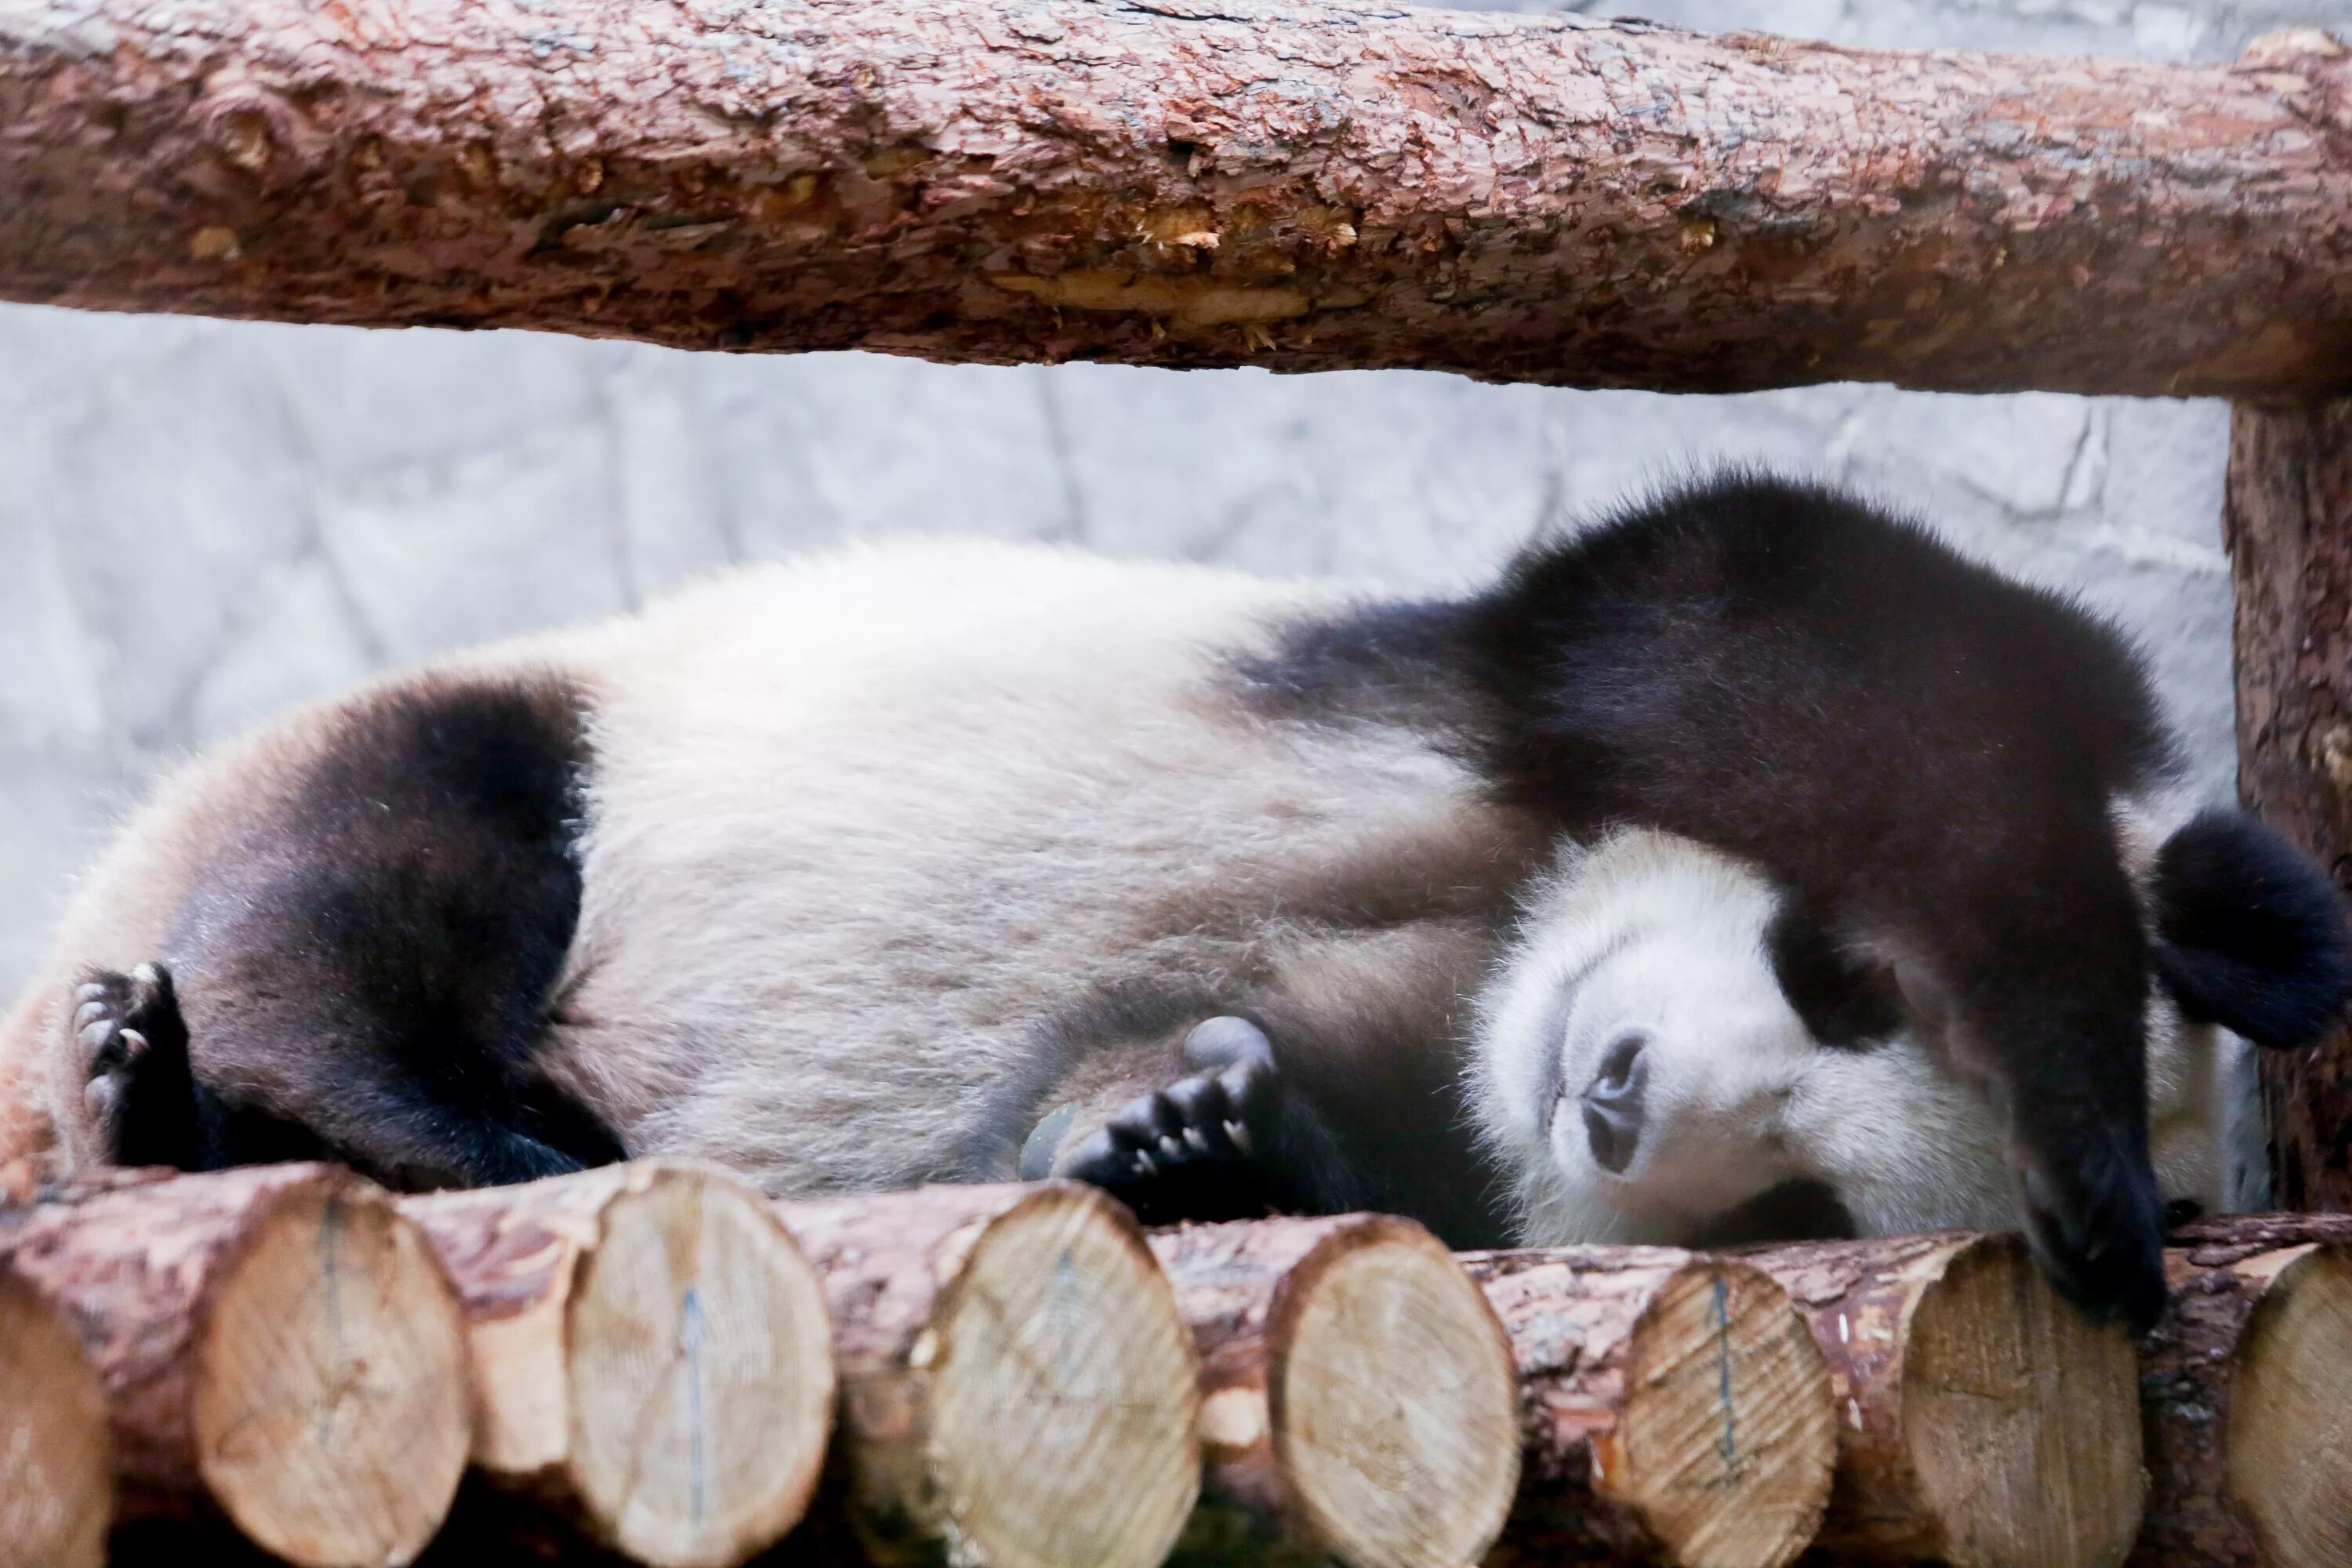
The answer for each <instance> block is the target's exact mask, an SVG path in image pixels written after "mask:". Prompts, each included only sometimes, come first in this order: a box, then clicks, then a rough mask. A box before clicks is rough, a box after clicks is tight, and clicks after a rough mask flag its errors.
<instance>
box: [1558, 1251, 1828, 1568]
mask: <svg viewBox="0 0 2352 1568" xmlns="http://www.w3.org/2000/svg"><path fill="white" fill-rule="evenodd" d="M1627 1367H1628V1373H1627V1378H1626V1386H1627V1392H1626V1394H1625V1405H1624V1410H1623V1415H1622V1418H1621V1420H1620V1421H1619V1423H1618V1426H1617V1428H1616V1430H1615V1432H1614V1433H1613V1434H1612V1435H1611V1436H1610V1437H1609V1438H1607V1439H1606V1440H1605V1441H1603V1442H1601V1443H1599V1444H1597V1445H1596V1446H1595V1447H1594V1451H1593V1468H1594V1471H1595V1475H1594V1487H1595V1489H1596V1490H1597V1491H1599V1492H1601V1494H1603V1495H1605V1496H1608V1497H1610V1498H1612V1499H1613V1500H1616V1501H1617V1502H1618V1503H1619V1504H1620V1505H1621V1506H1623V1507H1625V1508H1628V1509H1630V1510H1633V1512H1634V1513H1635V1514H1637V1515H1638V1516H1639V1517H1640V1518H1641V1519H1642V1520H1643V1522H1644V1523H1645V1525H1646V1526H1647V1528H1648V1531H1649V1532H1650V1534H1651V1535H1652V1536H1653V1537H1654V1539H1655V1540H1656V1541H1657V1542H1658V1543H1659V1545H1660V1546H1661V1547H1662V1548H1663V1549H1664V1551H1663V1554H1662V1555H1663V1560H1664V1561H1666V1562H1671V1563H1677V1564H1682V1565H1684V1568H1780V1564H1783V1563H1789V1562H1790V1561H1791V1560H1792V1559H1794V1558H1795V1557H1796V1555H1797V1553H1798V1552H1801V1551H1802V1550H1804V1548H1805V1545H1806V1543H1807V1542H1810V1541H1811V1539H1812V1536H1813V1532H1814V1531H1815V1529H1816V1528H1818V1526H1819V1525H1820V1522H1821V1518H1822V1508H1823V1506H1824V1504H1825V1503H1826V1501H1827V1500H1828V1498H1829V1491H1830V1479H1831V1475H1832V1469H1833V1467H1834V1462H1835V1454H1836V1447H1837V1434H1836V1430H1835V1415H1834V1413H1833V1411H1832V1405H1831V1398H1830V1386H1829V1372H1828V1369H1827V1368H1826V1367H1825V1366H1824V1365H1823V1364H1822V1357H1821V1352H1820V1351H1819V1350H1817V1349H1816V1348H1815V1346H1814V1344H1813V1342H1812V1337H1811V1334H1810V1333H1809V1332H1808V1331H1807V1330H1806V1327H1805V1323H1804V1320H1803V1319H1802V1318H1801V1317H1800V1316H1799V1315H1798V1313H1797V1311H1796V1310H1795V1308H1794V1307H1793V1306H1792V1305H1791V1304H1790V1300H1789V1298H1788V1296H1787V1294H1786V1293H1785V1292H1784V1291H1783V1290H1782V1289H1780V1286H1778V1285H1776V1284H1774V1283H1773V1282H1772V1281H1771V1280H1770V1279H1767V1278H1766V1277H1765V1276H1764V1275H1762V1274H1760V1273H1759V1272H1758V1271H1757V1270H1755V1269H1753V1268H1747V1267H1745V1266H1744V1265H1740V1264H1736V1263H1725V1262H1715V1263H1707V1264H1706V1265H1703V1266H1699V1267H1693V1268H1685V1269H1681V1270H1678V1271H1676V1272H1675V1274H1674V1275H1673V1276H1672V1277H1671V1278H1669V1279H1666V1280H1665V1282H1664V1284H1663V1285H1661V1286H1660V1288H1659V1289H1658V1291H1657V1293H1656V1295H1655V1296H1654V1298H1653V1299H1652V1300H1651V1302H1650V1305H1649V1307H1648V1309H1647V1310H1645V1311H1644V1312H1643V1316H1642V1319H1641V1321H1640V1322H1639V1323H1638V1324H1637V1325H1636V1326H1635V1328H1634V1331H1633V1342H1632V1344H1631V1347H1630V1352H1629V1355H1628V1360H1627Z"/></svg>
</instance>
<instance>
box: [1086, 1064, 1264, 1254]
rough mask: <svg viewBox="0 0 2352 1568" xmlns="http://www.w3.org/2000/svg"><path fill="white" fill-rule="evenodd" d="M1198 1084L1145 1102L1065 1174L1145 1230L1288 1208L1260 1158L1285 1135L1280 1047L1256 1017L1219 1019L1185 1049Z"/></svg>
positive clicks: (1182, 1083) (1093, 1139)
mask: <svg viewBox="0 0 2352 1568" xmlns="http://www.w3.org/2000/svg"><path fill="white" fill-rule="evenodd" d="M1184 1065H1185V1066H1186V1067H1189V1068H1197V1069H1199V1070H1197V1071H1195V1072H1194V1073H1193V1074H1192V1076H1190V1077H1188V1078H1184V1079H1179V1080H1178V1081H1177V1082H1175V1083H1172V1084H1171V1085H1169V1086H1168V1087H1167V1088H1166V1089H1155V1090H1154V1091H1153V1092H1151V1093H1150V1094H1147V1095H1143V1096H1140V1097H1139V1098H1138V1099H1136V1100H1133V1101H1131V1102H1130V1103H1129V1104H1128V1105H1127V1106H1126V1107H1125V1108H1124V1109H1122V1110H1120V1111H1119V1113H1118V1115H1117V1116H1115V1117H1113V1118H1112V1119H1111V1120H1110V1121H1109V1122H1108V1124H1107V1125H1106V1126H1104V1127H1103V1128H1102V1129H1100V1130H1099V1131H1097V1132H1095V1133H1093V1134H1092V1135H1091V1136H1089V1137H1088V1138H1087V1140H1086V1141H1085V1142H1082V1143H1080V1144H1079V1145H1078V1146H1077V1148H1076V1149H1075V1150H1073V1151H1072V1152H1071V1155H1070V1158H1069V1161H1068V1163H1067V1164H1066V1167H1065V1169H1064V1172H1063V1173H1064V1174H1066V1175H1069V1176H1073V1177H1076V1179H1077V1180H1079V1181H1082V1182H1087V1183H1090V1184H1093V1185H1095V1186H1097V1187H1100V1188H1102V1189H1103V1190H1104V1191H1106V1192H1108V1193H1109V1194H1111V1195H1112V1196H1114V1197H1116V1198H1118V1199H1119V1200H1120V1201H1121V1202H1123V1203H1125V1204H1126V1205H1128V1207H1129V1208H1130V1209H1132V1210H1134V1211H1135V1215H1136V1217H1137V1218H1139V1219H1140V1220H1141V1221H1143V1223H1145V1224H1146V1225H1166V1224H1172V1223H1174V1222H1175V1221H1178V1220H1203V1221H1206V1220H1222V1219H1244V1218H1249V1217H1252V1216H1254V1215H1262V1214H1265V1212H1267V1210H1268V1209H1269V1208H1272V1207H1276V1206H1279V1205H1280V1202H1281V1197H1282V1194H1281V1192H1280V1190H1279V1189H1280V1184H1279V1183H1277V1182H1275V1181H1272V1180H1270V1179H1269V1177H1270V1174H1271V1173H1270V1171H1269V1169H1268V1167H1267V1166H1266V1165H1265V1163H1263V1161H1262V1158H1261V1156H1262V1155H1263V1154H1265V1153H1268V1152H1271V1146H1272V1143H1273V1141H1274V1139H1275V1138H1276V1118H1277V1115H1278V1111H1279V1101H1280V1098H1281V1093H1282V1085H1281V1080H1280V1078H1279V1075H1278V1073H1277V1071H1276V1067H1275V1060H1274V1048H1273V1047H1272V1045H1271V1044H1270V1043H1269V1042H1268V1041H1267V1039H1266V1037H1265V1033H1264V1031H1262V1030H1260V1029H1259V1028H1258V1027H1257V1026H1255V1024H1252V1023H1250V1022H1249V1021H1248V1020H1247V1019H1244V1018H1235V1017H1217V1018H1211V1019H1209V1020H1208V1021H1207V1022H1206V1023H1203V1024H1202V1025H1200V1026H1198V1027H1197V1028H1195V1029H1194V1030H1193V1031H1192V1034H1191V1035H1190V1036H1189V1037H1186V1039H1185V1042H1184Z"/></svg>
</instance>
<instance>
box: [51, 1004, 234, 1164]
mask: <svg viewBox="0 0 2352 1568" xmlns="http://www.w3.org/2000/svg"><path fill="white" fill-rule="evenodd" d="M73 1033H74V1039H75V1042H76V1043H77V1044H78V1045H79V1047H81V1053H82V1065H83V1069H84V1071H85V1072H86V1073H87V1074H88V1079H87V1081H86V1083H85V1084H84V1086H83V1089H82V1098H83V1100H84V1101H85V1103H86V1104H87V1105H88V1106H89V1114H90V1120H91V1121H93V1122H94V1123H95V1124H96V1125H97V1127H98V1130H99V1134H100V1140H101V1142H103V1144H104V1146H105V1149H106V1157H107V1158H108V1159H109V1160H110V1161H112V1162H113V1163H116V1164H118V1165H168V1166H171V1167H173V1169H176V1170H182V1171H194V1170H200V1169H202V1168H204V1166H205V1163H206V1162H205V1158H204V1152H205V1151H204V1144H205V1137H204V1129H203V1123H204V1121H205V1115H204V1110H203V1108H202V1107H201V1106H200V1103H199V1100H198V1091H197V1088H196V1081H195V1075H194V1071H193V1070H192V1069H191V1068H190V1067H189V1065H188V1026H187V1024H186V1022H185V1020H184V1019H183V1018H182V1017H181V1016H180V1001H179V997H178V995H177V994H175V993H174V992H173V988H172V975H171V972H170V971H169V970H167V969H165V968H164V967H163V965H161V964H157V963H142V964H141V965H139V966H138V967H137V968H135V969H133V970H131V971H130V972H129V973H121V972H120V971H117V970H93V971H91V972H89V973H88V974H87V975H86V976H85V977H84V979H83V980H82V983H81V984H79V985H78V986H76V987H75V988H74V994H73Z"/></svg>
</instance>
